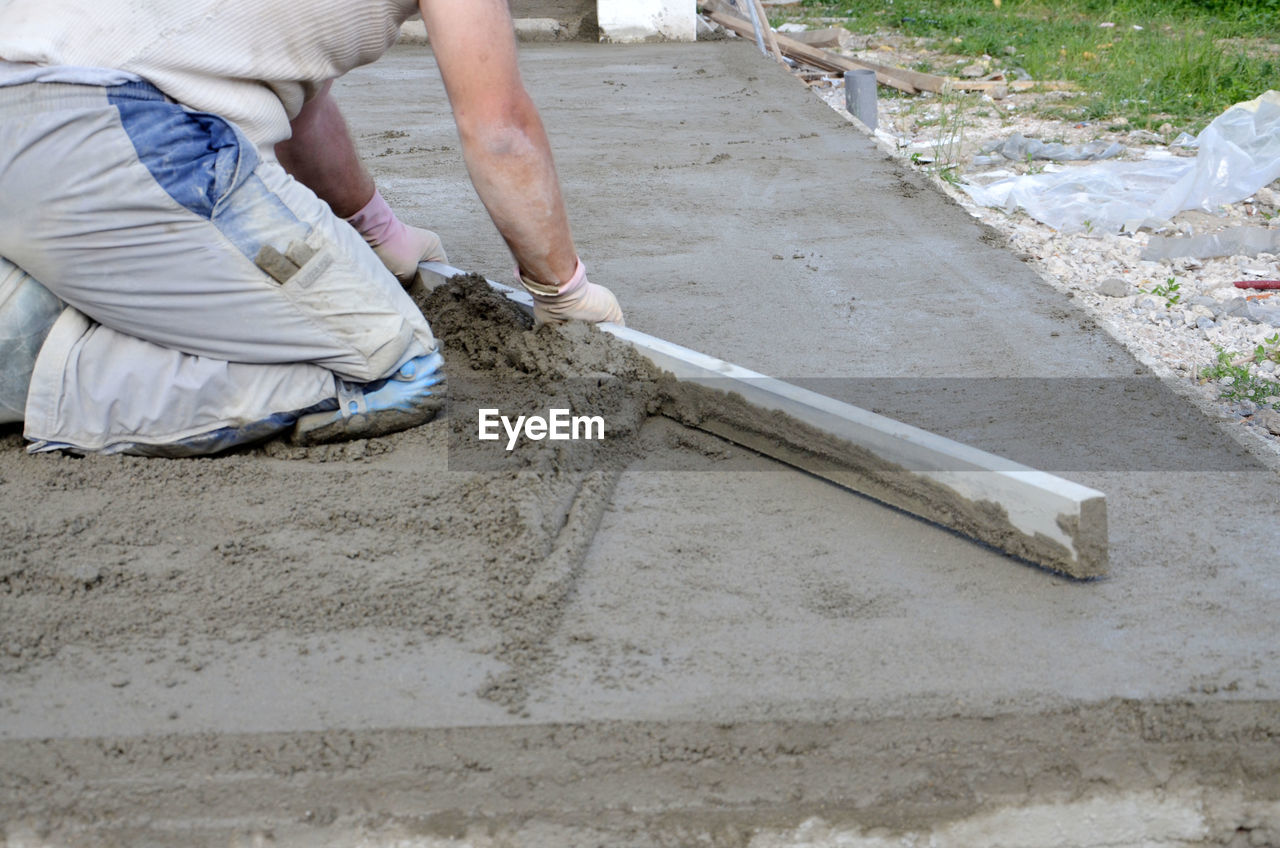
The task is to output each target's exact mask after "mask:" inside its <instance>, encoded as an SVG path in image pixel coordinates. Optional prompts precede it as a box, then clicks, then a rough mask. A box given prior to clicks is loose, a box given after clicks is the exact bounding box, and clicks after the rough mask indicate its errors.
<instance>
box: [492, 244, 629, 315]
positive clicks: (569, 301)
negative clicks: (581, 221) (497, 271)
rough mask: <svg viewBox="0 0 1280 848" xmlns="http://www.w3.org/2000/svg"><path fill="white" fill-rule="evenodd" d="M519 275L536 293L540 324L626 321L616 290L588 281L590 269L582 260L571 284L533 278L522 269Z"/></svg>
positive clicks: (530, 289) (534, 303)
mask: <svg viewBox="0 0 1280 848" xmlns="http://www.w3.org/2000/svg"><path fill="white" fill-rule="evenodd" d="M516 276H517V277H519V278H520V282H521V284H522V285H523V286H524V287H525V288H526V289H527V290H528V291H529V294H531V295H533V318H534V320H535V321H536V322H537V323H539V324H560V323H563V322H564V321H591V322H599V321H609V322H611V323H614V324H623V325H625V323H626V322H625V321H623V319H622V307H620V306H618V299H617V298H616V297H614V296H613V292H611V291H609V290H608V289H607V288H605V287H604V286H597V285H596V284H595V283H592V282H589V281H588V280H587V268H586V266H585V265H583V264H582V260H580V259H579V260H578V263H577V266H576V267H575V269H574V272H573V277H572V278H571V279H570V280H569V282H567V283H561V284H560V285H547V284H545V283H539V282H537V281H536V280H531V279H529V278H528V277H526V276H525V275H524V274H523V273H522V272H521V271H520V270H519V269H517V270H516Z"/></svg>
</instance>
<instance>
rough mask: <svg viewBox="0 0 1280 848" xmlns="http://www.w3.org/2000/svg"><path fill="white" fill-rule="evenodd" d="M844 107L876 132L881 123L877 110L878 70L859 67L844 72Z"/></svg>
mask: <svg viewBox="0 0 1280 848" xmlns="http://www.w3.org/2000/svg"><path fill="white" fill-rule="evenodd" d="M844 107H845V108H846V109H848V110H849V114H851V115H853V117H855V118H857V119H858V120H859V121H861V122H862V123H864V124H866V126H867V129H869V130H871V131H872V132H875V129H876V125H877V124H879V123H880V118H879V112H878V111H877V110H876V72H875V71H872V70H867V69H862V68H859V69H858V70H856V71H845V72H844Z"/></svg>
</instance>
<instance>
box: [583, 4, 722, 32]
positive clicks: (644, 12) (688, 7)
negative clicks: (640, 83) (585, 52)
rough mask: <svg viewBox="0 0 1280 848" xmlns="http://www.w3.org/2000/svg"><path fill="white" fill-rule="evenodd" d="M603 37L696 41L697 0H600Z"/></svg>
mask: <svg viewBox="0 0 1280 848" xmlns="http://www.w3.org/2000/svg"><path fill="white" fill-rule="evenodd" d="M596 14H597V17H598V20H599V23H600V40H601V41H694V40H696V39H697V32H698V28H697V3H696V0H597V2H596Z"/></svg>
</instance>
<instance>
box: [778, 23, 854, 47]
mask: <svg viewBox="0 0 1280 848" xmlns="http://www.w3.org/2000/svg"><path fill="white" fill-rule="evenodd" d="M785 35H786V36H787V37H788V38H791V39H794V40H796V41H798V42H800V43H801V44H807V45H809V46H810V47H843V46H844V44H845V42H846V41H850V40H851V39H852V38H853V33H851V32H849V30H847V29H843V28H841V27H827V28H826V29H809V30H805V31H804V32H789V33H785Z"/></svg>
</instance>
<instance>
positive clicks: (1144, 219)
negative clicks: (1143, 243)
mask: <svg viewBox="0 0 1280 848" xmlns="http://www.w3.org/2000/svg"><path fill="white" fill-rule="evenodd" d="M1196 146H1197V147H1198V148H1199V150H1198V153H1197V154H1196V156H1195V158H1194V159H1191V158H1180V157H1175V156H1172V155H1161V156H1158V157H1152V158H1149V159H1144V160H1142V161H1140V162H1111V161H1108V162H1098V163H1094V164H1089V165H1082V166H1078V167H1067V168H1063V169H1062V170H1058V171H1055V172H1053V173H1048V172H1046V173H1040V174H1025V175H1022V176H1017V177H1010V178H1007V179H1002V180H999V181H997V182H994V183H992V184H990V185H987V186H978V185H964V186H962V188H964V190H965V191H966V192H968V193H969V196H970V197H972V198H973V199H974V201H975V202H977V203H979V204H981V205H983V206H993V207H998V208H1003V209H1005V210H1007V211H1009V212H1013V211H1014V210H1016V209H1019V208H1021V209H1024V210H1026V212H1027V214H1028V215H1030V216H1031V217H1033V218H1035V219H1036V220H1037V221H1041V222H1042V223H1045V224H1048V225H1049V226H1050V227H1053V228H1054V229H1056V230H1062V231H1066V232H1077V231H1080V230H1098V231H1104V232H1115V231H1117V230H1121V229H1128V230H1134V229H1137V228H1138V227H1139V226H1143V225H1147V226H1159V225H1161V224H1163V223H1165V222H1166V221H1168V220H1169V219H1170V218H1172V217H1173V216H1174V215H1176V214H1178V213H1179V212H1182V211H1184V210H1187V209H1201V210H1204V211H1206V212H1213V211H1215V210H1216V209H1217V208H1218V207H1219V206H1221V205H1223V204H1227V203H1235V202H1237V201H1240V200H1243V199H1244V198H1246V197H1248V196H1249V195H1251V194H1253V193H1254V192H1255V191H1257V190H1258V189H1260V188H1262V187H1263V186H1265V185H1267V184H1268V183H1270V182H1272V181H1273V180H1275V179H1277V178H1280V92H1277V91H1268V92H1267V93H1266V94H1264V95H1262V96H1261V97H1259V98H1257V99H1255V100H1250V101H1248V102H1246V103H1237V104H1236V105H1235V106H1232V107H1231V108H1230V109H1228V110H1227V111H1226V112H1224V113H1222V114H1221V115H1219V116H1218V117H1217V118H1215V119H1214V120H1213V122H1212V123H1211V124H1209V126H1207V127H1205V129H1204V131H1203V132H1201V133H1200V135H1198V136H1197V137H1196Z"/></svg>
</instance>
